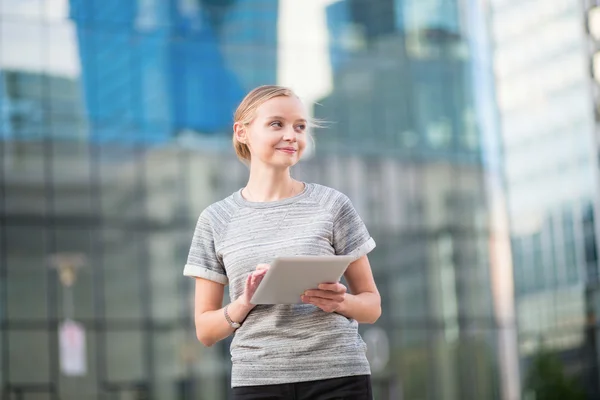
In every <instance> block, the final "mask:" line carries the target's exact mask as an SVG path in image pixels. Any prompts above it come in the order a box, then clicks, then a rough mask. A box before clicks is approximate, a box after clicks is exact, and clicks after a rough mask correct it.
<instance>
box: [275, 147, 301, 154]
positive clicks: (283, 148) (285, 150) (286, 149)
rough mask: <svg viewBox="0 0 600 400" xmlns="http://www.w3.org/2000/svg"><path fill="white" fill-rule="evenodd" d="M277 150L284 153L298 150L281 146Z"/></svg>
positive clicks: (292, 152)
mask: <svg viewBox="0 0 600 400" xmlns="http://www.w3.org/2000/svg"><path fill="white" fill-rule="evenodd" d="M277 150H279V151H283V152H284V153H288V154H294V153H295V152H296V151H297V150H296V149H295V148H293V147H280V148H278V149H277Z"/></svg>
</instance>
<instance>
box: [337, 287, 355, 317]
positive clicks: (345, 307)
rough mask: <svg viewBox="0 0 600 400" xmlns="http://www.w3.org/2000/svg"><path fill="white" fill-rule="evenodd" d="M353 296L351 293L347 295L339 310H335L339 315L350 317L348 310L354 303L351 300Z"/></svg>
mask: <svg viewBox="0 0 600 400" xmlns="http://www.w3.org/2000/svg"><path fill="white" fill-rule="evenodd" d="M351 297H352V295H351V294H349V293H346V294H345V295H344V301H342V302H341V303H340V305H339V307H338V308H337V310H335V312H336V313H338V314H342V315H344V316H348V315H347V314H348V309H349V303H350V302H352V299H351Z"/></svg>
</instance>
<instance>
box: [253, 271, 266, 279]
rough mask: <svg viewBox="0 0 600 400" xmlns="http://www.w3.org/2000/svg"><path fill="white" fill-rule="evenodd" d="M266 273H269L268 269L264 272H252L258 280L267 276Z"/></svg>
mask: <svg viewBox="0 0 600 400" xmlns="http://www.w3.org/2000/svg"><path fill="white" fill-rule="evenodd" d="M266 273H267V270H266V269H263V270H256V271H254V272H252V276H254V277H257V278H258V277H260V278H263V277H264V276H265V274H266Z"/></svg>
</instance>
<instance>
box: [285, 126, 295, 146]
mask: <svg viewBox="0 0 600 400" xmlns="http://www.w3.org/2000/svg"><path fill="white" fill-rule="evenodd" d="M296 135H297V133H296V130H295V129H294V127H288V128H287V129H286V130H285V131H284V132H283V140H284V141H286V142H292V143H294V142H295V141H296Z"/></svg>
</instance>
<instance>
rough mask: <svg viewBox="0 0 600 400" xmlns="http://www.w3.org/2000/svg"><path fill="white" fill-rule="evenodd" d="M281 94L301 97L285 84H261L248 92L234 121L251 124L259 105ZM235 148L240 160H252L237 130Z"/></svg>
mask: <svg viewBox="0 0 600 400" xmlns="http://www.w3.org/2000/svg"><path fill="white" fill-rule="evenodd" d="M280 96H286V97H296V98H298V99H299V97H298V96H297V95H296V93H294V91H293V90H292V89H290V88H287V87H285V86H278V85H264V86H259V87H257V88H255V89H253V90H252V91H251V92H250V93H248V94H247V95H246V97H244V99H243V100H242V102H241V103H240V105H239V106H238V108H237V110H235V113H234V114H233V122H234V123H236V122H237V123H240V124H242V125H244V126H247V125H250V124H251V123H252V121H253V120H254V117H255V116H256V110H257V109H258V107H260V106H261V105H262V104H263V103H265V102H267V101H269V100H271V99H272V98H275V97H280ZM307 124H308V125H309V126H310V127H316V126H319V125H318V123H317V122H316V121H314V120H310V119H309V121H308V122H307ZM310 138H311V139H312V136H310ZM313 143H314V141H313ZM233 148H234V149H235V154H236V155H237V156H238V158H239V159H240V161H242V162H243V163H249V162H250V149H249V148H248V145H247V144H246V143H242V142H240V141H239V140H237V138H236V137H235V132H233Z"/></svg>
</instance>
